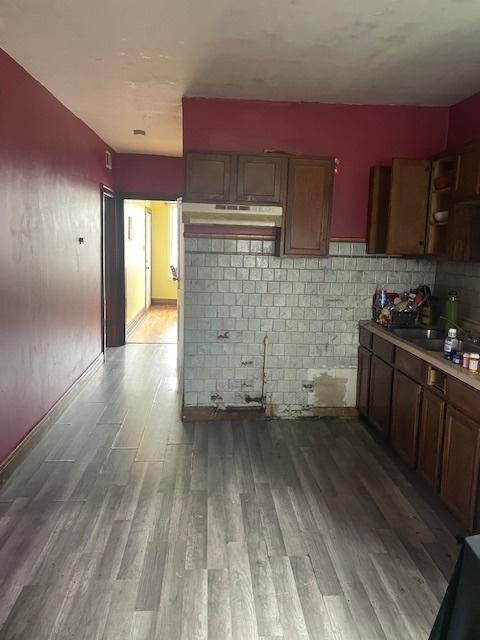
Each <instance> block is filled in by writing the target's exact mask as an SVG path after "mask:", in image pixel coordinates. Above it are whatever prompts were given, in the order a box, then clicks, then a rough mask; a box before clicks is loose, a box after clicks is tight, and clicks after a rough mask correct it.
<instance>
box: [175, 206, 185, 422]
mask: <svg viewBox="0 0 480 640" xmlns="http://www.w3.org/2000/svg"><path fill="white" fill-rule="evenodd" d="M177 215H178V270H177V325H178V327H177V341H178V342H177V380H178V393H179V397H180V407H179V410H180V415H181V414H182V410H183V343H184V318H185V310H184V300H185V292H184V283H185V241H184V238H183V231H184V225H183V222H182V205H181V201H179V204H178V207H177Z"/></svg>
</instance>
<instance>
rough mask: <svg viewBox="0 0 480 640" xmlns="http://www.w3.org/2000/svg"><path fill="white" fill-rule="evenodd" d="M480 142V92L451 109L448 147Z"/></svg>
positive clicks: (452, 147)
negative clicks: (474, 141) (473, 141)
mask: <svg viewBox="0 0 480 640" xmlns="http://www.w3.org/2000/svg"><path fill="white" fill-rule="evenodd" d="M472 140H480V92H479V93H476V94H475V95H473V96H470V98H467V99H466V100H462V102H459V103H458V104H455V105H453V107H450V119H449V126H448V147H449V149H455V148H456V147H458V146H459V145H462V144H465V143H466V142H471V141H472Z"/></svg>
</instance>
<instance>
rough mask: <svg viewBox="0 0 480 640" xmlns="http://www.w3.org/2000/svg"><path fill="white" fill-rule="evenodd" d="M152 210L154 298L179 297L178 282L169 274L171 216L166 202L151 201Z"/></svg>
mask: <svg viewBox="0 0 480 640" xmlns="http://www.w3.org/2000/svg"><path fill="white" fill-rule="evenodd" d="M150 208H151V210H152V298H153V299H157V300H158V299H168V300H176V299H177V283H176V282H175V280H170V279H169V277H168V274H169V255H168V238H169V224H168V222H169V217H168V205H167V203H166V202H155V201H152V202H151V203H150Z"/></svg>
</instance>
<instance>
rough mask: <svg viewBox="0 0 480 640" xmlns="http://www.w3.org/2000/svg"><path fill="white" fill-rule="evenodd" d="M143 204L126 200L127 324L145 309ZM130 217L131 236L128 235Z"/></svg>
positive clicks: (142, 202)
mask: <svg viewBox="0 0 480 640" xmlns="http://www.w3.org/2000/svg"><path fill="white" fill-rule="evenodd" d="M145 205H146V202H144V201H138V200H126V201H125V206H124V211H125V298H126V313H125V319H126V323H127V326H128V325H129V324H130V323H131V322H132V320H134V319H135V318H136V317H137V316H138V315H139V314H140V312H141V311H144V310H145ZM129 218H131V223H130V229H131V234H130V235H131V237H130V238H129V237H128V228H129Z"/></svg>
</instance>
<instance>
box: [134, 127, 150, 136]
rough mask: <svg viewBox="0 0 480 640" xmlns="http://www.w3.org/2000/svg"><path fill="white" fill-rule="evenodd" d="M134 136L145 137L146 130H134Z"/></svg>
mask: <svg viewBox="0 0 480 640" xmlns="http://www.w3.org/2000/svg"><path fill="white" fill-rule="evenodd" d="M133 135H134V136H145V135H147V134H146V133H145V129H134V130H133Z"/></svg>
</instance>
